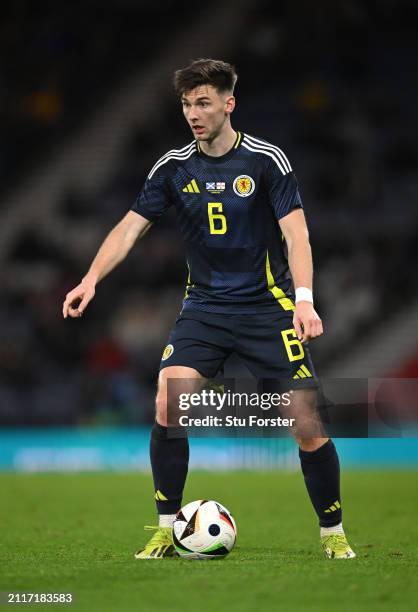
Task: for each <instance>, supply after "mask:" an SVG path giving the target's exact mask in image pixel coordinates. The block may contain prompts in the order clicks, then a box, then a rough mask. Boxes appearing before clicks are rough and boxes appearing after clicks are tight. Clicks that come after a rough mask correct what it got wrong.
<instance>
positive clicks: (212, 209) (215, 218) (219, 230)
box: [208, 202, 227, 234]
mask: <svg viewBox="0 0 418 612" xmlns="http://www.w3.org/2000/svg"><path fill="white" fill-rule="evenodd" d="M222 210H223V208H222V202H208V218H209V229H210V233H211V234H226V229H227V228H226V217H225V215H223V214H221V213H222ZM215 222H216V223H215ZM219 222H220V223H219Z"/></svg>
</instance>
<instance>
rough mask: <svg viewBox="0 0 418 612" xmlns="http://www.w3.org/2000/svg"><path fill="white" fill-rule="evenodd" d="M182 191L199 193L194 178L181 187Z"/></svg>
mask: <svg viewBox="0 0 418 612" xmlns="http://www.w3.org/2000/svg"><path fill="white" fill-rule="evenodd" d="M183 191H184V193H200V189H199V187H198V186H197V183H196V181H195V180H194V179H192V180H191V181H190V183H188V184H187V185H186V187H184V188H183Z"/></svg>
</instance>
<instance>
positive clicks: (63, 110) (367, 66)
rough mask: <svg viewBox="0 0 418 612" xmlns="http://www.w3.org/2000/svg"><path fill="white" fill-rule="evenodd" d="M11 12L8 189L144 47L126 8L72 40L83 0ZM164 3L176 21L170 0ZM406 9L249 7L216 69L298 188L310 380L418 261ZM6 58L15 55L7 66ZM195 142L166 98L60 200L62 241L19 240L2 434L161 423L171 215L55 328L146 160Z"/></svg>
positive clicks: (403, 296) (174, 302) (11, 284)
mask: <svg viewBox="0 0 418 612" xmlns="http://www.w3.org/2000/svg"><path fill="white" fill-rule="evenodd" d="M14 5H15V3H9V11H8V15H7V20H8V25H7V24H5V23H3V25H2V28H4V32H6V31H7V34H8V35H7V36H1V37H0V41H1V42H0V47H1V48H2V51H3V53H2V57H3V61H2V65H1V69H0V78H1V80H2V81H3V82H4V83H5V85H6V87H5V89H4V90H3V91H4V92H5V93H3V100H2V101H1V112H2V122H1V123H2V126H3V127H2V129H3V130H4V133H3V138H2V139H1V140H0V156H1V164H0V167H1V175H0V184H1V185H2V186H3V187H10V186H12V185H13V182H16V181H18V180H19V178H18V177H19V176H21V174H22V173H24V172H25V171H26V170H27V164H28V160H32V161H31V163H32V165H33V159H34V157H36V156H38V151H40V149H41V148H42V149H44V147H43V146H42V147H40V140H42V142H43V143H44V144H45V146H47V145H48V143H49V144H50V146H52V145H53V144H54V143H55V142H57V141H58V139H61V140H62V139H63V138H65V135H66V133H67V132H66V130H68V127H69V126H76V125H78V122H80V121H81V116H80V112H81V111H82V114H83V119H82V120H83V121H86V120H88V117H89V113H91V112H92V106H91V104H94V103H95V102H93V101H92V100H93V99H94V100H95V101H96V102H97V100H98V98H99V97H100V96H101V95H105V94H106V91H107V90H108V88H109V87H113V86H114V84H115V82H116V78H117V75H118V74H119V75H120V74H121V72H122V69H123V70H125V71H128V70H129V69H130V68H132V64H133V63H135V62H132V60H133V59H135V57H141V62H143V63H146V62H147V61H148V59H149V57H150V54H151V53H152V51H151V49H150V47H149V45H147V42H146V38H145V39H144V38H143V37H142V36H138V35H136V33H137V28H138V27H139V25H138V20H136V23H135V24H134V23H133V21H134V20H132V19H131V18H130V17H132V14H130V12H129V10H128V7H129V8H130V10H133V8H132V4H131V3H129V2H127V3H122V5H121V6H122V7H124V10H122V9H121V11H120V12H119V11H117V10H116V8H115V7H113V10H112V11H110V12H107V11H106V10H105V9H101V8H100V7H99V5H98V4H96V3H94V2H87V3H83V7H85V6H87V11H86V12H85V16H86V18H85V20H83V24H84V25H83V28H84V29H81V30H76V32H77V35H75V34H74V31H75V30H74V29H73V28H72V23H73V22H72V19H74V16H75V15H76V8H75V7H78V8H80V7H79V3H77V2H76V3H71V7H72V8H69V6H70V5H68V7H67V8H66V9H65V11H63V9H62V7H61V6H60V5H57V7H56V8H54V7H55V5H53V4H52V3H51V4H50V3H47V4H46V6H47V7H48V8H45V9H44V13H42V14H38V13H37V12H36V11H35V9H34V8H33V9H31V11H32V12H31V11H29V9H26V10H28V11H29V13H26V12H25V11H23V14H22V15H19V12H18V9H15V8H13V9H12V6H13V7H14ZM19 5H20V6H25V7H27V6H29V3H28V4H27V5H26V4H25V3H20V4H19V3H17V6H19ZM168 6H169V7H171V10H172V11H173V15H174V13H175V11H174V10H173V7H174V3H168ZM88 9H91V14H89V10H88ZM22 10H23V9H22ZM148 10H149V11H150V12H152V8H151V7H150V8H149V9H148ZM167 10H168V9H167ZM416 12H417V9H416V7H415V5H414V3H413V2H408V1H401V2H393V1H386V2H382V3H379V5H378V7H377V5H376V6H375V8H373V7H372V3H362V2H354V1H353V2H348V3H347V2H337V3H335V2H323V3H319V4H318V3H316V4H315V5H313V4H312V3H309V2H296V3H294V2H291V1H288V2H282V3H279V4H278V3H274V2H259V3H257V8H256V10H253V11H251V12H250V13H249V14H248V16H247V19H246V22H245V27H244V29H243V31H242V33H241V36H240V41H239V44H238V45H237V48H236V50H235V51H234V52H233V53H231V57H228V58H225V59H227V60H229V61H231V62H233V63H234V64H235V66H236V68H237V71H238V73H239V81H238V85H237V90H236V96H237V109H236V111H235V113H234V116H233V126H234V127H235V128H236V129H239V130H242V131H244V132H248V133H249V134H252V135H256V136H258V137H261V138H265V139H266V140H268V141H271V142H272V143H274V144H276V145H278V146H280V147H281V148H282V149H284V150H285V151H286V154H287V155H288V157H289V159H290V161H291V163H292V165H293V167H294V169H295V172H296V175H297V177H298V179H299V182H300V188H301V194H302V199H303V202H304V206H305V211H306V215H307V219H308V224H309V228H310V232H311V242H312V245H313V252H314V263H315V298H316V307H317V310H318V312H319V313H320V315H321V316H322V318H323V320H324V327H325V330H326V334H324V336H323V337H322V338H321V339H320V340H318V341H316V343H315V344H314V345H313V346H312V350H313V354H314V358H315V362H316V365H317V370H318V372H319V374H320V373H321V367H325V366H326V364H327V363H329V362H330V361H332V360H333V359H335V358H336V357H337V356H338V355H340V354H341V353H342V352H343V351H344V352H345V351H347V350H349V348H350V346H352V344H353V343H355V342H356V341H357V340H358V338H359V337H361V336H362V335H363V334H365V333H366V332H367V330H369V329H370V327H371V326H376V325H377V324H378V323H379V321H380V320H383V318H384V317H386V316H387V315H388V314H389V313H390V312H391V311H394V310H396V309H398V308H399V305H400V304H401V302H402V301H403V300H408V299H411V298H412V297H413V296H414V295H415V294H416V283H415V278H414V276H413V275H412V274H411V271H410V269H408V266H407V262H410V261H413V260H414V259H415V260H416V257H417V255H418V244H417V240H416V236H417V234H418V231H417V230H418V207H417V196H418V176H417V173H416V171H415V168H416V167H417V163H418V148H417V145H416V137H415V133H416V130H415V127H416V124H417V112H418V109H417V105H416V103H415V101H416V99H417V91H416V89H417V86H418V84H417V83H416V80H415V82H414V79H413V76H414V75H415V74H416V62H417V44H418V43H417V40H416V37H415V34H414V32H413V29H412V24H413V21H414V19H413V18H414V17H416ZM98 15H99V16H100V18H99V19H97V18H96V17H97V16H98ZM114 15H118V16H119V21H117V20H115V18H114ZM93 17H95V18H93ZM173 18H174V17H173ZM35 25H36V27H35ZM39 25H41V27H39ZM23 26H24V27H23ZM86 32H87V34H86ZM141 32H143V33H144V34H145V35H146V28H145V27H143V28H142V29H141ZM122 40H123V41H124V42H123V44H122ZM126 40H128V43H129V44H128V43H126ZM139 41H140V42H141V45H140V48H139V50H138V49H137V50H136V52H137V53H138V56H135V55H132V54H133V51H132V48H133V47H135V46H136V44H139ZM133 42H135V44H133ZM125 43H126V47H125V46H124V45H125ZM4 52H7V53H8V54H9V58H10V57H12V58H13V59H12V60H10V59H9V62H6V60H5V56H4ZM127 56H129V61H128V60H127ZM28 57H30V62H29V60H28ZM81 58H82V60H83V61H81ZM110 60H111V61H110ZM13 66H14V67H15V69H16V68H17V69H18V70H17V71H16V73H13V70H12V68H13ZM84 115H85V116H84ZM191 139H192V137H191V135H190V133H189V132H188V128H187V126H186V124H185V123H184V119H183V118H182V116H181V108H180V105H179V103H178V101H177V100H176V99H175V98H174V95H173V98H172V99H171V100H169V101H168V102H167V105H166V111H165V112H164V113H162V114H161V116H160V117H159V120H158V122H156V123H154V124H153V125H152V126H150V127H149V128H148V129H147V130H144V129H138V130H137V131H134V132H133V133H132V138H131V142H130V144H129V146H128V147H127V149H126V151H125V152H124V155H123V156H122V157H121V159H120V162H119V165H118V167H115V169H114V174H113V176H109V178H108V181H107V184H106V185H104V186H102V188H101V189H100V191H99V192H98V193H97V194H96V196H95V197H94V198H91V197H89V198H86V196H85V195H84V194H83V192H82V191H81V190H80V189H79V187H78V185H77V184H76V183H75V184H73V185H71V186H69V188H68V191H67V193H65V194H63V196H62V199H61V201H60V202H59V207H58V210H59V215H60V218H61V220H62V221H64V225H65V226H67V227H68V228H69V230H68V231H69V234H68V235H69V236H71V241H69V240H68V236H67V237H66V238H67V239H65V238H64V237H63V236H62V235H60V234H59V233H58V234H57V233H56V232H54V231H53V227H51V228H49V230H45V229H44V230H36V231H28V232H27V233H26V234H25V235H23V236H21V237H20V238H19V241H17V242H16V243H15V244H14V246H13V249H12V251H11V252H10V253H9V255H8V259H7V262H6V263H5V265H4V266H3V270H2V272H1V288H2V289H1V291H2V299H1V303H0V320H1V327H0V372H1V378H0V421H1V422H2V423H6V424H7V423H10V424H46V423H47V424H54V423H57V424H61V423H74V424H81V423H115V422H124V423H142V422H147V421H149V420H151V419H152V418H153V417H152V415H153V396H154V392H155V381H156V375H157V371H158V364H159V360H160V356H161V353H162V350H163V348H164V346H165V343H166V338H167V335H168V332H169V330H170V327H171V326H172V324H173V323H174V320H175V316H176V313H177V312H178V310H179V308H180V306H181V301H182V297H183V293H184V284H185V281H186V277H187V273H186V266H185V260H184V254H183V247H182V244H181V238H180V235H179V230H178V227H177V223H176V219H175V216H174V214H173V213H172V211H170V212H169V213H167V214H166V216H165V217H163V219H162V220H161V222H160V223H159V224H158V226H157V227H155V228H153V229H152V230H151V231H150V232H149V233H148V234H147V235H146V237H145V238H144V239H143V240H142V241H141V242H140V243H138V244H137V245H136V246H135V248H134V250H133V251H132V253H131V254H130V255H129V259H128V260H127V262H125V263H124V264H122V265H121V266H120V268H119V269H118V270H117V271H115V272H113V274H112V275H111V276H109V277H108V278H107V279H106V280H105V281H103V282H102V283H101V284H100V285H99V286H98V288H97V294H96V298H95V299H94V301H93V302H92V303H91V304H90V306H89V308H88V310H87V312H86V314H85V316H84V317H83V319H80V320H66V321H65V322H64V321H63V319H62V315H61V304H62V302H63V299H64V297H65V294H66V292H67V291H69V290H70V289H71V288H72V287H73V286H75V284H78V282H79V281H80V279H81V277H82V276H83V274H84V273H85V271H86V269H87V267H88V265H89V262H90V260H91V259H92V257H93V255H94V254H95V252H96V250H97V248H98V246H99V244H100V242H101V240H102V239H103V238H104V236H105V234H106V233H107V232H108V231H109V230H110V229H111V227H112V226H113V225H114V224H115V223H116V222H117V221H118V220H119V219H120V218H121V217H122V216H123V215H124V214H125V213H126V212H127V210H129V208H130V206H131V205H132V204H133V201H134V199H135V197H136V195H137V193H138V191H139V190H140V188H141V186H142V184H143V181H144V179H145V177H146V175H147V173H148V171H149V169H150V168H151V167H152V165H153V164H154V163H155V161H156V159H158V158H159V157H160V156H161V155H162V154H163V153H164V152H165V151H167V150H169V149H170V148H172V147H173V146H183V145H184V144H185V143H187V142H190V140H191ZM23 143H24V146H22V144H23ZM44 154H46V153H45V151H44ZM44 227H47V226H44ZM11 271H12V272H11Z"/></svg>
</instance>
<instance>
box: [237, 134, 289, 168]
mask: <svg viewBox="0 0 418 612" xmlns="http://www.w3.org/2000/svg"><path fill="white" fill-rule="evenodd" d="M241 146H242V147H245V148H246V149H248V150H249V151H254V153H264V155H268V156H269V157H271V159H272V160H274V162H275V163H276V164H277V166H278V167H279V168H280V172H281V173H282V174H288V173H289V171H288V170H285V169H284V168H283V166H282V165H281V164H280V162H279V160H278V159H277V157H276V155H274V154H273V153H270V152H269V151H267V150H266V149H255V148H253V147H252V146H250V145H249V144H248V142H246V141H245V138H244V140H243V142H242V144H241Z"/></svg>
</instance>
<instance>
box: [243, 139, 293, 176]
mask: <svg viewBox="0 0 418 612" xmlns="http://www.w3.org/2000/svg"><path fill="white" fill-rule="evenodd" d="M245 138H246V139H247V141H248V142H249V143H250V144H252V145H254V146H257V145H258V146H262V147H265V148H266V149H268V150H269V151H275V152H276V153H277V155H278V156H279V158H280V160H281V162H282V163H283V165H284V167H285V168H286V169H287V170H288V171H289V172H290V171H291V170H292V166H291V165H290V162H289V160H288V159H287V157H286V155H285V154H284V153H283V151H282V150H281V149H279V147H276V146H275V145H272V144H270V143H268V142H263V141H262V140H259V139H258V138H254V136H248V134H246V135H245Z"/></svg>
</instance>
